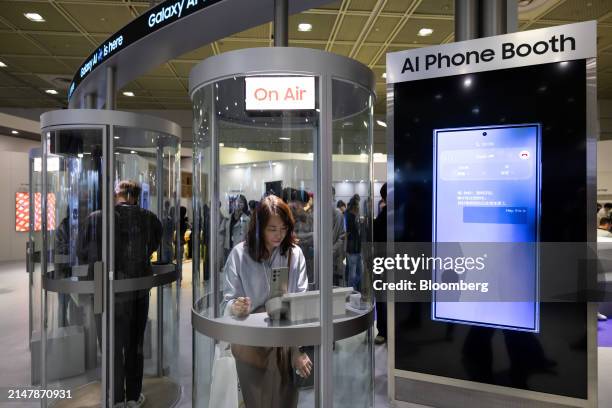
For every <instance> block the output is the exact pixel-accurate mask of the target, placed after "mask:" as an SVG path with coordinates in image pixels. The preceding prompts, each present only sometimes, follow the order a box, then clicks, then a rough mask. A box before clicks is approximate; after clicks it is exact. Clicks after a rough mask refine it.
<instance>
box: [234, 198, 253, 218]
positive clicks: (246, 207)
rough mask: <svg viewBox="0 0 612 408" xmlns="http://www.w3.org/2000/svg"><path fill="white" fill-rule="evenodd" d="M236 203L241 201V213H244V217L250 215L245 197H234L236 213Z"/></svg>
mask: <svg viewBox="0 0 612 408" xmlns="http://www.w3.org/2000/svg"><path fill="white" fill-rule="evenodd" d="M238 201H242V212H243V213H245V214H246V215H250V213H249V203H248V201H247V199H246V197H245V196H244V195H242V194H240V195H239V196H238V197H236V201H235V204H234V211H236V209H237V208H238Z"/></svg>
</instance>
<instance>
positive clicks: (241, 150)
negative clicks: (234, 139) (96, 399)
mask: <svg viewBox="0 0 612 408" xmlns="http://www.w3.org/2000/svg"><path fill="white" fill-rule="evenodd" d="M238 151H239V152H243V153H244V152H246V151H247V148H246V147H239V148H238Z"/></svg>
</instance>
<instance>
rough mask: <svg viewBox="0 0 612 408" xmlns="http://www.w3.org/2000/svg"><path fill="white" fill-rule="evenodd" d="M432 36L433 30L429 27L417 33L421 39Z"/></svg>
mask: <svg viewBox="0 0 612 408" xmlns="http://www.w3.org/2000/svg"><path fill="white" fill-rule="evenodd" d="M432 34H433V29H431V28H427V27H423V28H421V29H420V30H419V32H418V33H417V35H418V36H419V37H427V36H429V35H432Z"/></svg>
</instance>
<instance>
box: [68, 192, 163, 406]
mask: <svg viewBox="0 0 612 408" xmlns="http://www.w3.org/2000/svg"><path fill="white" fill-rule="evenodd" d="M140 191H141V189H140V185H139V184H138V183H136V182H134V181H121V182H119V185H118V186H117V188H116V191H115V222H114V225H115V236H114V237H113V238H114V248H115V254H114V259H115V262H114V264H115V265H114V279H115V280H118V279H133V278H140V277H144V276H150V275H152V273H153V269H152V266H151V255H152V254H153V252H155V251H156V250H158V248H159V246H160V243H161V237H162V224H161V222H160V221H159V219H158V218H157V216H156V215H155V214H153V213H152V212H151V211H149V210H146V209H143V208H140V206H139V205H138V203H139V202H140V200H139V197H140ZM101 226H102V212H101V211H96V212H94V213H92V214H91V215H90V216H89V217H88V219H87V221H86V223H85V226H84V228H85V230H84V231H83V233H82V235H81V236H82V239H81V240H80V242H79V258H80V260H81V261H82V262H86V263H89V265H90V271H92V272H90V273H91V274H92V273H93V267H92V266H93V264H94V263H95V262H96V261H100V260H101V259H102V258H101V254H102V228H101ZM91 278H93V276H92V277H91ZM114 306H115V310H114V323H115V331H114V333H115V338H114V348H115V353H114V354H115V355H114V376H115V381H114V403H115V405H116V406H121V407H123V406H124V405H125V404H126V401H127V406H129V407H140V406H142V405H143V404H144V401H145V397H144V395H143V394H142V378H143V371H144V354H143V345H144V334H145V328H146V324H147V316H148V313H149V289H143V290H136V291H131V292H121V293H116V294H115V303H114ZM99 321H100V318H99ZM98 325H99V326H101V324H100V323H99V324H98Z"/></svg>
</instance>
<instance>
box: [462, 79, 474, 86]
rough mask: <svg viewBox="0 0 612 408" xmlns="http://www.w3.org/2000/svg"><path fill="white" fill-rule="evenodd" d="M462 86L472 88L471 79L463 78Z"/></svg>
mask: <svg viewBox="0 0 612 408" xmlns="http://www.w3.org/2000/svg"><path fill="white" fill-rule="evenodd" d="M463 86H465V87H466V88H469V87H470V86H472V78H465V79H464V80H463Z"/></svg>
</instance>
